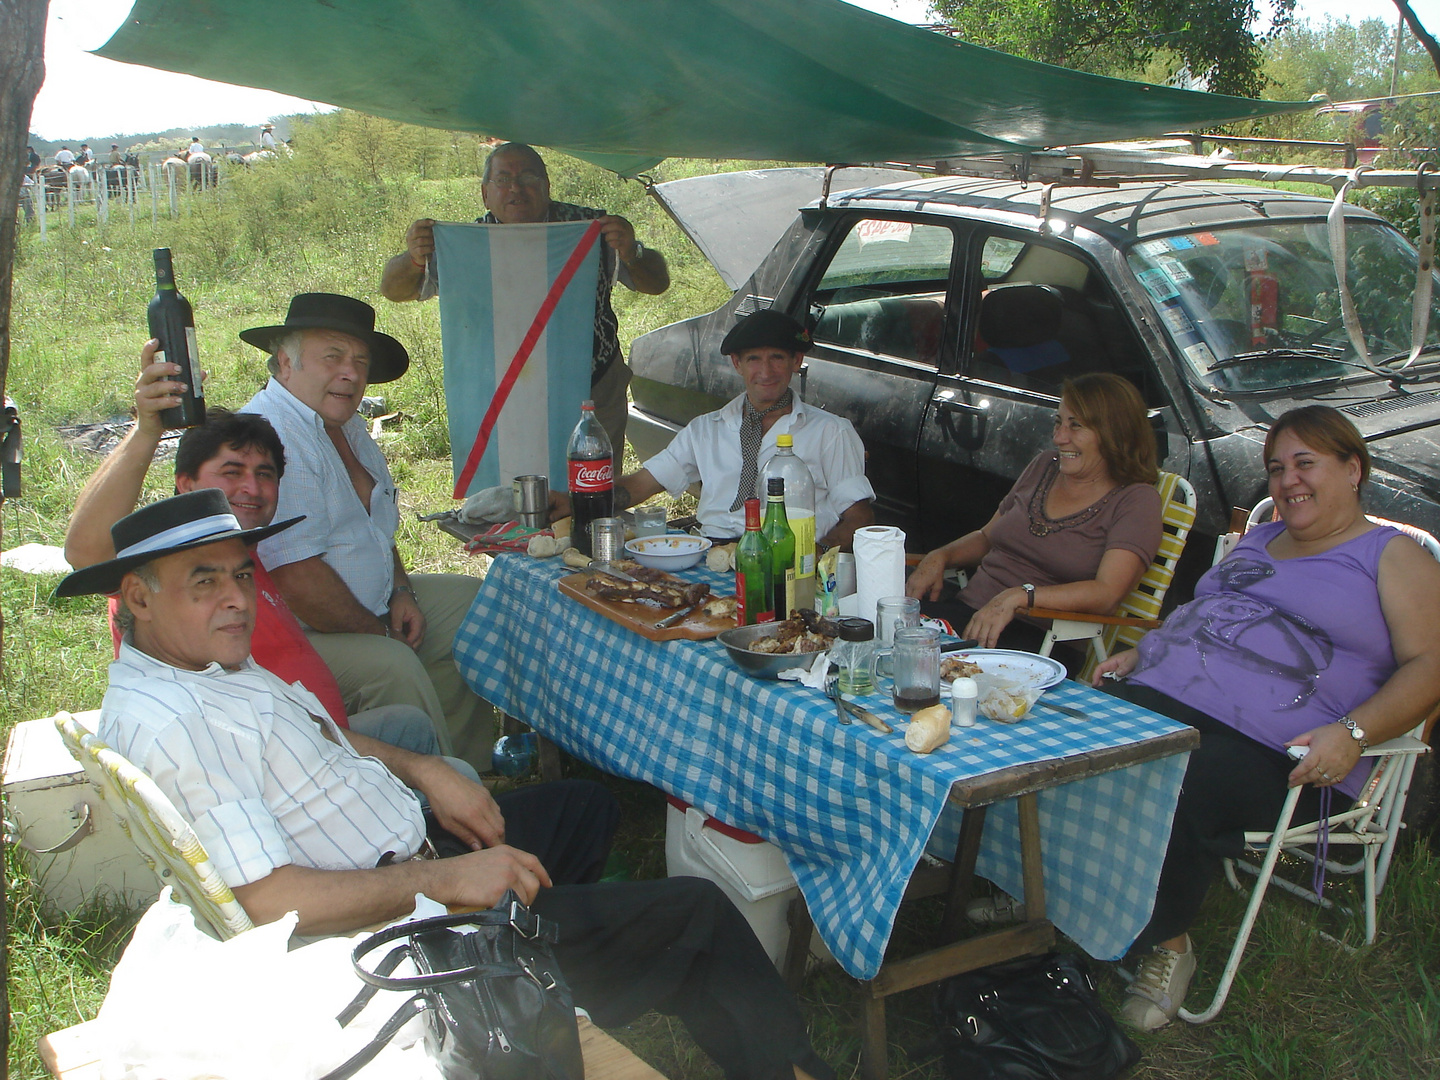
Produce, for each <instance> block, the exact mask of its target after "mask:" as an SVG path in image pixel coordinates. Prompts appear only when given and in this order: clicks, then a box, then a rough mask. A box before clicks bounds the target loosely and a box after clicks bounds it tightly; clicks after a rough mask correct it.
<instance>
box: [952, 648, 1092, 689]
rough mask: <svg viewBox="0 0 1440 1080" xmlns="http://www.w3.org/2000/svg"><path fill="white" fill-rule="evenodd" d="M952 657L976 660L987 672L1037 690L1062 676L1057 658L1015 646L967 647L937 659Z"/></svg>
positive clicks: (1063, 673)
mask: <svg viewBox="0 0 1440 1080" xmlns="http://www.w3.org/2000/svg"><path fill="white" fill-rule="evenodd" d="M951 657H954V658H955V659H957V660H969V661H970V662H971V663H972V664H979V665H980V670H981V671H983V672H985V674H986V675H993V676H995V677H996V678H1000V679H1009V680H1011V681H1012V682H1016V683H1019V684H1021V685H1023V686H1029V687H1034V688H1035V689H1038V690H1048V689H1049V688H1050V687H1052V686H1054V685H1056V684H1057V683H1060V682H1063V681H1064V679H1065V665H1064V664H1062V663H1060V661H1059V660H1055V659H1053V658H1051V657H1049V656H1037V655H1036V654H1035V653H1028V652H1021V651H1019V650H1018V649H966V650H965V651H963V652H954V653H946V654H945V655H944V656H942V657H941V658H940V660H941V662H942V663H943V662H944V661H945V660H946V659H949V658H951Z"/></svg>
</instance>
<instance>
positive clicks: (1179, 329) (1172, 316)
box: [1160, 307, 1195, 334]
mask: <svg viewBox="0 0 1440 1080" xmlns="http://www.w3.org/2000/svg"><path fill="white" fill-rule="evenodd" d="M1160 317H1161V318H1162V319H1164V320H1165V325H1166V326H1168V327H1169V328H1170V332H1171V333H1172V334H1189V333H1191V332H1193V331H1194V329H1195V324H1194V323H1193V322H1191V321H1190V317H1189V316H1188V315H1186V314H1185V312H1183V311H1181V310H1180V309H1179V308H1178V307H1163V308H1161V309H1160Z"/></svg>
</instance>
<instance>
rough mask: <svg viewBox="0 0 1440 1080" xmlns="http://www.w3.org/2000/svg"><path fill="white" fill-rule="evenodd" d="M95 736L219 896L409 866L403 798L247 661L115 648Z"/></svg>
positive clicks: (409, 811)
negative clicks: (137, 783)
mask: <svg viewBox="0 0 1440 1080" xmlns="http://www.w3.org/2000/svg"><path fill="white" fill-rule="evenodd" d="M287 471H288V470H287ZM97 734H98V735H99V736H100V738H102V739H103V740H105V742H107V743H109V744H110V745H111V746H113V747H114V748H115V749H116V750H118V751H119V752H120V753H122V754H124V755H125V756H126V757H127V758H129V759H130V760H131V761H133V762H134V763H135V764H136V765H138V766H139V767H140V768H142V769H144V770H145V772H146V773H147V774H149V776H150V778H151V779H152V780H154V781H155V783H156V784H158V785H159V787H160V790H161V791H163V792H164V793H165V794H166V796H168V797H169V799H170V801H171V802H173V803H174V804H175V806H176V809H178V810H179V811H180V813H181V814H182V815H183V816H184V817H185V819H186V820H187V821H189V822H190V823H191V824H192V825H193V826H194V828H195V834H196V835H197V836H198V837H199V838H200V842H201V843H202V844H204V845H205V850H206V851H207V852H208V853H209V855H210V860H211V862H212V863H214V865H215V869H216V870H217V872H218V873H219V874H220V876H221V877H222V878H224V880H225V883H226V884H227V885H229V886H230V887H231V888H234V887H236V886H237V885H248V884H250V883H251V882H255V881H259V880H261V879H262V878H264V877H267V876H268V875H269V874H270V873H271V872H272V871H274V870H276V869H278V868H279V867H282V866H289V865H291V864H294V865H297V866H307V867H312V868H314V869H321V870H324V869H358V868H362V867H370V866H374V865H375V864H376V863H377V862H379V860H380V859H381V857H382V856H384V855H385V853H386V852H393V853H394V854H395V856H396V857H398V858H402V859H404V858H409V857H410V856H411V855H413V854H414V853H415V852H416V851H418V850H419V848H420V845H421V843H422V842H423V840H424V838H425V822H424V818H423V816H422V815H421V811H420V802H419V800H418V799H416V797H415V795H414V794H413V793H412V792H411V791H410V789H409V788H407V787H406V786H405V785H404V784H403V783H402V782H401V781H400V780H399V779H398V778H397V777H396V776H395V775H394V774H393V773H391V772H390V770H389V769H387V768H386V767H385V766H384V765H383V764H381V763H380V762H379V761H377V760H376V759H375V758H369V757H361V756H360V755H359V754H358V753H356V752H355V750H354V748H353V747H351V745H350V743H349V742H348V741H347V740H346V738H345V736H344V734H343V733H342V732H341V730H340V729H339V728H338V727H336V726H335V722H334V721H333V720H331V719H330V718H329V717H328V716H326V715H325V710H324V709H323V708H321V706H320V702H319V701H318V700H317V699H316V698H315V696H314V695H313V694H311V693H309V692H308V691H307V690H305V689H304V688H303V687H300V686H298V685H296V686H286V685H285V684H284V683H283V682H281V681H280V680H279V679H277V678H276V677H275V676H274V675H271V674H270V673H269V672H268V671H266V670H265V669H264V668H262V667H260V666H259V665H257V664H256V663H255V661H254V660H251V659H248V658H247V659H246V661H245V663H244V664H243V665H241V666H240V667H239V668H236V669H235V670H233V671H232V670H229V669H227V668H223V667H221V666H220V665H219V664H211V665H210V666H209V667H207V668H205V669H204V670H203V671H187V670H184V669H183V668H177V667H172V666H171V665H169V664H165V663H162V662H161V661H159V660H156V659H155V658H154V657H152V656H148V655H146V654H145V653H143V652H141V651H140V650H138V649H136V648H135V647H134V646H133V644H132V643H131V642H129V641H128V640H127V641H126V642H124V643H123V644H122V645H121V646H120V655H119V656H118V657H117V658H116V660H115V662H114V663H112V664H111V665H110V686H109V689H108V690H106V692H105V700H104V702H103V703H102V705H101V707H100V725H99V730H98V731H97Z"/></svg>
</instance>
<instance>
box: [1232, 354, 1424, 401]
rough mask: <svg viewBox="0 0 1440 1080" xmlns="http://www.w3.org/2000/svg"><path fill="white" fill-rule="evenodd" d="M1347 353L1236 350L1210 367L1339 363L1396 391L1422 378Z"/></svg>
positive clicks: (1314, 380)
mask: <svg viewBox="0 0 1440 1080" xmlns="http://www.w3.org/2000/svg"><path fill="white" fill-rule="evenodd" d="M1437 347H1440V346H1437ZM1343 352H1344V350H1343V349H1339V348H1337V347H1335V346H1321V345H1316V346H1307V347H1301V348H1297V347H1284V348H1277V349H1257V350H1255V351H1254V352H1242V353H1234V354H1232V355H1230V356H1227V357H1225V358H1224V359H1223V360H1216V361H1215V363H1213V364H1211V365H1210V366H1209V367H1208V368H1206V370H1207V371H1219V370H1221V369H1222V368H1231V367H1240V366H1241V365H1243V364H1249V363H1253V362H1254V361H1257V360H1321V361H1324V362H1325V363H1327V364H1339V365H1340V366H1341V367H1350V368H1358V369H1359V370H1361V371H1364V372H1368V373H1369V374H1371V375H1378V376H1380V377H1381V378H1384V379H1388V380H1389V381H1390V385H1391V386H1392V387H1393V388H1394V389H1396V390H1399V389H1400V386H1401V384H1402V383H1412V382H1415V381H1416V380H1417V379H1418V378H1419V376H1418V375H1410V374H1406V373H1405V372H1400V371H1389V372H1380V371H1376V370H1375V368H1374V367H1372V366H1370V365H1369V364H1362V363H1360V362H1359V361H1357V360H1346V359H1345V358H1344V356H1343V355H1342V353H1343ZM1409 355H1410V354H1409V353H1408V352H1405V353H1401V354H1400V356H1401V357H1405V356H1409ZM1390 359H1391V360H1394V359H1396V357H1390ZM1321 381H1323V379H1307V380H1306V382H1305V383H1301V384H1300V385H1305V384H1306V383H1311V382H1321Z"/></svg>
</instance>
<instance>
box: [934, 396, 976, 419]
mask: <svg viewBox="0 0 1440 1080" xmlns="http://www.w3.org/2000/svg"><path fill="white" fill-rule="evenodd" d="M931 400H933V401H934V402H935V406H936V407H937V408H939V409H944V410H945V411H946V412H957V413H965V414H966V415H967V416H989V415H990V403H989V402H988V401H986V402H983V403H981V404H979V405H972V404H970V402H968V401H960V400H958V399H956V398H953V397H949V396H940V395H936V396H935V397H934V398H932V399H931Z"/></svg>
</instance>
